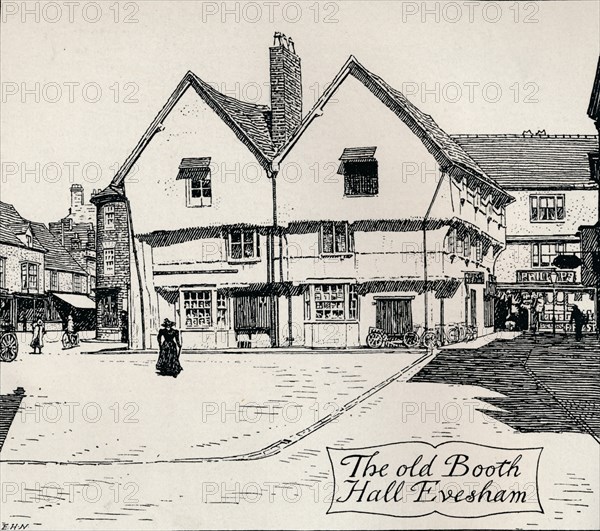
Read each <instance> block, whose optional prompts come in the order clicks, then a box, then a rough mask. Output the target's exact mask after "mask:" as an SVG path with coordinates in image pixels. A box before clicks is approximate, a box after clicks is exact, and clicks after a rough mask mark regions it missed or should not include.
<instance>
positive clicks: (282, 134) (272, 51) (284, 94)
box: [269, 32, 302, 149]
mask: <svg viewBox="0 0 600 531" xmlns="http://www.w3.org/2000/svg"><path fill="white" fill-rule="evenodd" d="M269 57H270V78H271V138H272V139H273V144H274V145H275V148H276V149H279V148H281V146H283V145H284V144H285V143H286V142H287V141H288V140H289V139H290V138H291V136H292V134H293V133H294V131H295V130H296V129H297V127H298V126H299V125H300V121H301V120H302V75H301V68H300V57H298V56H297V55H296V51H295V49H294V41H292V39H291V38H290V37H286V36H285V35H283V34H282V33H279V32H275V35H274V42H273V46H272V47H271V48H269Z"/></svg>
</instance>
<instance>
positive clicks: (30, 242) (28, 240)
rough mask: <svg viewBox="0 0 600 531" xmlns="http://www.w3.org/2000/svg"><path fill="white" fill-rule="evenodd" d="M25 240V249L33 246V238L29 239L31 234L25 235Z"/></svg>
mask: <svg viewBox="0 0 600 531" xmlns="http://www.w3.org/2000/svg"><path fill="white" fill-rule="evenodd" d="M25 240H26V242H27V247H31V246H32V245H33V238H32V237H31V234H26V235H25Z"/></svg>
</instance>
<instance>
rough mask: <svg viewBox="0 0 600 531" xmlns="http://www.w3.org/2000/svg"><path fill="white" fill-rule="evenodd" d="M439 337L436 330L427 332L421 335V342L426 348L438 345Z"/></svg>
mask: <svg viewBox="0 0 600 531" xmlns="http://www.w3.org/2000/svg"><path fill="white" fill-rule="evenodd" d="M437 342H438V341H437V337H436V335H435V332H425V333H424V334H423V337H421V344H422V345H423V346H424V347H425V348H431V347H435V346H436V345H437Z"/></svg>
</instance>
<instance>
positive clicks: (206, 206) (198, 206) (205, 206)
mask: <svg viewBox="0 0 600 531" xmlns="http://www.w3.org/2000/svg"><path fill="white" fill-rule="evenodd" d="M185 206H186V207H187V208H209V207H211V206H212V203H211V204H210V205H191V204H186V205H185Z"/></svg>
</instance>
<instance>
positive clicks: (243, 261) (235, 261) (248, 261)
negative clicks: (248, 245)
mask: <svg viewBox="0 0 600 531" xmlns="http://www.w3.org/2000/svg"><path fill="white" fill-rule="evenodd" d="M260 261H261V259H260V258H227V263H228V264H258V263H259V262H260Z"/></svg>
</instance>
